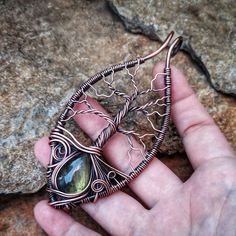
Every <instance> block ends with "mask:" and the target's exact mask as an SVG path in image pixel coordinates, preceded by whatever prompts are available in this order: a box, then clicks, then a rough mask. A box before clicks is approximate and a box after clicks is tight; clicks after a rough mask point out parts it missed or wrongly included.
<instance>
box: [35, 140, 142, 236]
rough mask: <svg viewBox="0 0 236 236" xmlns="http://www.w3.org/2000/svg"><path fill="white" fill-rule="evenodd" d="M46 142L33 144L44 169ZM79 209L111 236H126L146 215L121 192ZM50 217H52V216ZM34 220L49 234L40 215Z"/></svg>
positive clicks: (130, 198) (48, 152)
mask: <svg viewBox="0 0 236 236" xmlns="http://www.w3.org/2000/svg"><path fill="white" fill-rule="evenodd" d="M48 141H49V140H48V138H46V137H44V138H42V139H40V140H39V141H38V142H37V143H36V144H35V155H36V157H37V159H38V160H39V161H40V162H41V163H42V165H44V167H47V164H48V162H49V157H50V146H49V144H48ZM48 207H49V208H52V207H50V206H48ZM81 207H82V208H83V209H84V210H85V211H86V212H88V213H89V214H90V215H91V217H92V218H94V219H95V220H96V221H97V222H98V223H99V224H100V225H101V226H102V227H103V228H104V229H106V230H107V231H108V232H110V233H111V234H117V235H126V232H128V231H130V230H132V228H134V226H135V222H136V221H137V219H138V217H139V216H140V215H141V216H144V215H145V213H146V210H145V209H144V208H143V206H142V205H141V204H140V203H139V202H138V201H136V200H135V199H134V198H132V197H130V196H129V195H127V194H125V193H123V192H121V191H117V192H115V193H113V194H112V195H111V196H109V197H107V198H102V199H99V200H98V201H97V202H96V203H89V204H83V205H81ZM36 209H37V208H36ZM52 209H53V208H52ZM53 210H54V211H53V212H55V211H57V210H55V209H53ZM36 212H38V211H36ZM50 212H51V211H50ZM61 212H62V211H60V213H61ZM62 213H64V212H62ZM50 216H51V217H53V215H49V217H50ZM36 219H37V221H38V222H39V224H40V225H41V226H42V228H44V229H45V231H46V232H50V231H47V230H50V227H49V226H48V225H47V222H45V221H44V220H43V219H41V218H40V214H37V218H36ZM50 220H51V221H50ZM50 220H48V221H49V222H52V221H53V220H54V218H53V219H50ZM131 226H132V227H131ZM52 235H56V234H52ZM59 235H60V234H59Z"/></svg>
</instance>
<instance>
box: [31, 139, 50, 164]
mask: <svg viewBox="0 0 236 236" xmlns="http://www.w3.org/2000/svg"><path fill="white" fill-rule="evenodd" d="M50 151H51V150H50V146H49V138H48V137H43V138H41V139H39V140H38V141H37V142H36V143H35V145H34V154H35V156H36V158H37V159H38V160H39V161H40V163H41V164H42V165H43V166H44V167H46V166H47V165H48V162H49V157H50Z"/></svg>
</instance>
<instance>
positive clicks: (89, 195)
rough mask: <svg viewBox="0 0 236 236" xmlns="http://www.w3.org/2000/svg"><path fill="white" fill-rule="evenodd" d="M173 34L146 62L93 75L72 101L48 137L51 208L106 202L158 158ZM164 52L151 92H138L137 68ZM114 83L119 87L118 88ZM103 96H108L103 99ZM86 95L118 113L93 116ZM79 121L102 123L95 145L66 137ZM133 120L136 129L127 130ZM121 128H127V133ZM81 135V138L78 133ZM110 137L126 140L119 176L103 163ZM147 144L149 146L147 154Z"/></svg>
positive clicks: (166, 113) (165, 116)
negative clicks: (142, 125)
mask: <svg viewBox="0 0 236 236" xmlns="http://www.w3.org/2000/svg"><path fill="white" fill-rule="evenodd" d="M173 34H174V33H173V32H171V33H170V34H169V35H168V37H167V38H166V39H165V41H164V42H163V44H162V46H161V47H160V48H159V49H158V50H157V51H155V52H153V53H151V54H149V55H147V56H145V57H141V58H138V59H135V60H132V61H127V62H124V63H122V64H117V65H113V66H111V67H109V68H107V69H105V70H103V71H101V72H99V73H97V74H95V75H94V76H92V77H91V78H90V79H89V80H88V81H87V82H85V83H84V84H82V86H81V87H80V88H79V89H78V90H77V91H76V92H75V94H74V95H73V96H72V97H71V99H70V100H69V102H68V103H67V105H66V107H65V109H64V111H63V112H62V114H61V115H60V117H59V119H58V120H57V122H56V125H55V128H54V129H53V130H52V132H51V134H50V146H51V156H50V161H49V164H48V169H47V179H48V192H49V202H50V204H51V205H52V206H54V207H56V208H62V207H65V206H66V207H71V206H76V205H78V204H80V203H86V202H95V201H96V200H97V199H98V198H99V197H104V196H107V195H109V194H111V193H113V192H115V191H117V190H119V189H120V188H121V187H123V186H124V185H125V184H127V183H129V182H130V181H131V180H132V179H134V178H135V177H136V176H138V174H140V173H141V171H142V170H144V168H145V167H146V166H147V164H148V163H149V162H150V161H151V160H152V158H153V157H154V156H155V155H156V154H157V151H158V148H159V146H160V144H161V142H162V140H163V138H164V135H165V132H166V128H167V126H168V123H169V119H170V106H171V69H170V59H171V57H173V56H174V55H175V54H176V53H177V52H178V50H179V48H180V46H181V44H182V37H177V38H176V39H175V40H174V41H173V42H172V43H170V41H171V39H172V37H173ZM166 48H168V51H167V54H166V60H165V67H164V71H163V72H162V73H158V74H156V76H155V77H154V79H152V80H151V82H150V87H148V88H143V87H142V80H139V81H138V76H137V72H138V70H139V68H140V65H141V64H143V63H144V62H146V61H147V60H149V59H151V58H153V57H155V56H156V55H158V54H159V53H160V52H161V51H163V50H164V49H166ZM132 67H133V69H134V71H133V72H131V68H132ZM117 72H119V73H117ZM116 73H117V74H116ZM122 73H123V74H124V73H126V74H125V76H122V78H121V77H119V76H118V75H123V74H122ZM118 80H120V81H122V83H120V84H119V83H117V81H118ZM155 80H160V82H161V83H162V84H163V85H162V87H161V88H158V89H157V88H155V86H154V82H155ZM120 85H122V86H120ZM126 85H127V87H128V86H131V88H132V89H129V90H128V92H127V91H124V90H125V87H126ZM140 87H141V88H140ZM100 88H102V92H101V89H100ZM122 89H123V90H122ZM107 91H109V93H106V92H107ZM91 94H93V95H94V97H95V98H96V99H97V100H101V99H105V102H107V100H109V102H110V101H116V103H117V104H115V107H116V108H117V107H118V108H119V109H118V112H117V113H116V114H110V115H108V114H107V113H105V112H102V111H100V110H97V109H96V108H95V107H94V106H93V104H91V99H90V98H89V97H90V96H91ZM158 94H159V95H158ZM149 95H153V97H152V100H148V101H145V99H144V98H146V96H149ZM158 96H159V97H158ZM113 98H115V100H114V99H113ZM140 98H142V99H141V101H140ZM112 99H113V100H112ZM143 101H145V103H144V104H143ZM78 107H82V108H80V109H78ZM130 114H132V115H130ZM83 116H84V118H85V117H86V116H87V117H88V116H90V118H91V117H94V118H95V119H96V118H97V119H104V120H105V121H106V123H107V126H106V128H104V129H103V130H102V131H101V132H100V134H99V135H98V137H97V138H96V140H95V141H91V143H90V144H88V145H87V144H82V142H81V141H79V140H78V138H77V137H76V133H77V132H75V131H74V132H73V134H72V132H71V131H69V128H70V124H71V122H73V121H74V120H76V118H79V117H83ZM128 117H129V118H128ZM140 117H141V118H140ZM127 119H128V121H127ZM135 119H136V123H135V124H132V122H134V120H135ZM139 119H140V120H142V121H144V120H145V121H147V122H148V124H149V125H148V127H149V128H150V129H149V128H148V129H149V130H146V133H140V132H139V130H137V129H135V126H136V125H138V124H139V121H137V120H139ZM124 121H125V122H124ZM126 122H129V123H130V124H132V125H129V127H128V128H126ZM130 127H134V128H132V129H130ZM158 127H159V128H158ZM79 128H80V127H79ZM150 130H151V131H150ZM80 134H81V135H82V131H81V132H80ZM80 134H79V135H80ZM114 134H119V135H121V136H122V137H123V138H125V140H126V145H128V147H129V148H128V150H127V153H126V155H125V157H124V160H125V161H124V160H122V161H123V162H126V163H127V166H128V167H127V168H126V170H125V171H121V170H118V168H115V167H114V166H112V165H111V164H110V163H108V162H107V161H106V159H105V158H103V146H104V145H105V144H106V143H107V142H108V141H109V140H110V139H111V137H113V135H114ZM146 139H147V140H149V141H146ZM150 140H151V141H150ZM137 143H139V144H138V145H137ZM147 143H149V144H150V143H151V145H150V147H149V148H148V147H147V145H149V144H147ZM108 145H109V144H108ZM145 150H146V151H145ZM118 156H119V155H118Z"/></svg>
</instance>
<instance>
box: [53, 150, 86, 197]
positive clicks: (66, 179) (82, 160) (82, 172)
mask: <svg viewBox="0 0 236 236" xmlns="http://www.w3.org/2000/svg"><path fill="white" fill-rule="evenodd" d="M90 171H91V160H90V157H89V154H87V153H79V154H78V155H76V156H75V157H73V158H71V159H70V160H69V161H68V162H66V163H65V164H64V165H63V166H62V168H61V169H60V170H59V172H58V175H57V187H58V189H59V190H60V191H62V192H64V193H79V192H82V191H83V190H84V189H85V188H86V186H87V185H88V183H89V179H90Z"/></svg>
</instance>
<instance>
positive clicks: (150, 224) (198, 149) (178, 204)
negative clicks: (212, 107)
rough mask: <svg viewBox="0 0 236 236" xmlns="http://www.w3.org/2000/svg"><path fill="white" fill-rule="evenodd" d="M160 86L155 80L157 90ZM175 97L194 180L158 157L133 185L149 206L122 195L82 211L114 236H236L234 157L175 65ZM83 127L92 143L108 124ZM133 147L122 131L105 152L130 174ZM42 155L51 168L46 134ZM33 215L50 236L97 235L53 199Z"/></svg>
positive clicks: (84, 119) (83, 119)
mask: <svg viewBox="0 0 236 236" xmlns="http://www.w3.org/2000/svg"><path fill="white" fill-rule="evenodd" d="M160 71H163V64H162V63H159V64H157V65H156V66H155V67H154V70H153V74H154V75H155V74H156V73H157V72H160ZM160 81H161V80H155V86H156V87H158V86H160V84H159V83H160ZM172 94H173V99H172V110H171V112H172V119H173V121H174V123H175V125H176V127H177V129H178V132H179V134H180V136H181V138H182V141H183V144H184V147H185V151H186V153H187V155H188V158H189V160H190V162H191V164H192V166H193V168H194V173H193V174H192V176H191V177H190V178H189V179H188V180H187V181H186V182H185V183H183V182H182V181H181V180H180V179H179V178H178V177H177V176H176V175H175V174H174V173H173V172H172V171H171V170H170V169H169V168H168V167H167V166H165V165H164V164H163V163H162V162H161V161H159V160H158V159H154V160H152V161H151V163H150V164H149V165H148V167H147V168H146V169H145V170H144V171H143V172H142V173H141V174H140V175H139V176H138V177H137V178H136V179H135V180H134V181H132V182H131V183H130V184H129V187H130V188H131V190H132V191H133V192H134V193H135V194H136V195H137V196H138V197H139V199H141V201H142V202H143V204H141V203H140V202H138V201H137V200H136V199H134V198H132V197H131V196H129V195H128V194H126V193H123V192H122V191H118V192H116V193H114V194H112V195H110V196H109V197H106V198H102V199H100V200H98V201H97V202H96V203H89V204H83V205H81V207H82V208H83V209H84V210H85V211H86V212H88V214H89V215H90V216H91V217H92V218H94V219H95V220H96V221H97V222H98V223H99V224H100V225H101V226H102V227H103V228H104V229H105V230H106V231H107V232H108V233H110V234H111V235H168V236H169V235H181V236H182V235H207V236H209V235H227V236H231V235H236V158H235V153H234V151H233V150H232V148H231V147H230V145H229V143H228V142H227V140H226V139H225V137H224V135H223V134H222V132H221V131H220V129H219V128H218V127H217V126H216V124H215V123H214V121H213V119H212V118H211V117H210V116H209V114H208V113H207V112H206V111H205V109H204V108H203V106H202V105H201V104H200V103H199V101H198V100H197V98H196V96H195V94H194V93H193V91H192V89H191V87H190V86H189V85H188V83H187V81H186V79H185V77H184V75H183V74H182V73H181V72H180V71H179V70H177V69H176V68H175V67H172ZM90 102H91V103H92V104H93V106H95V107H96V108H97V109H99V110H102V111H104V109H103V108H102V107H100V105H99V104H98V103H97V102H96V101H94V100H91V99H90ZM82 106H83V105H80V106H78V107H77V108H76V109H81V108H83V107H82ZM76 122H78V124H79V125H80V127H81V128H82V129H83V130H84V131H85V132H86V133H87V134H88V135H89V136H90V137H91V138H92V139H95V138H96V137H97V136H98V135H99V133H100V132H101V130H102V129H103V128H104V127H106V125H107V124H106V121H105V120H103V119H101V118H98V117H96V116H95V115H92V114H90V115H88V114H87V115H84V116H80V118H77V119H76ZM136 145H138V144H136ZM127 150H128V146H127V143H126V142H125V137H123V136H122V135H119V134H115V135H114V136H113V137H112V138H111V139H110V140H109V145H105V147H104V149H103V151H104V156H105V158H106V159H107V160H108V161H109V162H110V163H112V164H113V165H114V166H115V167H117V168H119V169H120V170H123V171H125V170H126V168H127V166H125V165H126V164H125V162H122V158H124V157H125V155H126V153H127ZM118 153H119V154H118ZM35 155H36V157H37V159H38V160H39V161H40V162H41V163H42V165H44V166H45V167H46V166H47V163H48V161H49V156H50V148H49V145H48V138H47V137H44V138H42V139H40V140H39V141H38V142H37V143H36V145H35ZM117 155H118V156H117ZM132 164H133V165H135V164H136V163H135V161H134V162H133V163H132ZM34 214H35V218H36V220H37V222H38V223H39V224H40V226H41V227H42V228H43V229H44V230H45V231H46V232H47V233H48V234H49V235H56V236H60V235H66V236H70V235H98V233H96V232H94V231H92V230H90V229H88V228H87V227H85V226H83V225H82V224H80V223H79V222H76V221H75V220H74V219H73V218H71V217H70V216H69V215H68V214H66V212H64V211H62V210H56V209H54V208H52V207H50V206H49V205H48V203H47V201H46V200H44V201H41V202H39V203H38V204H37V205H36V206H35V208H34Z"/></svg>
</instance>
